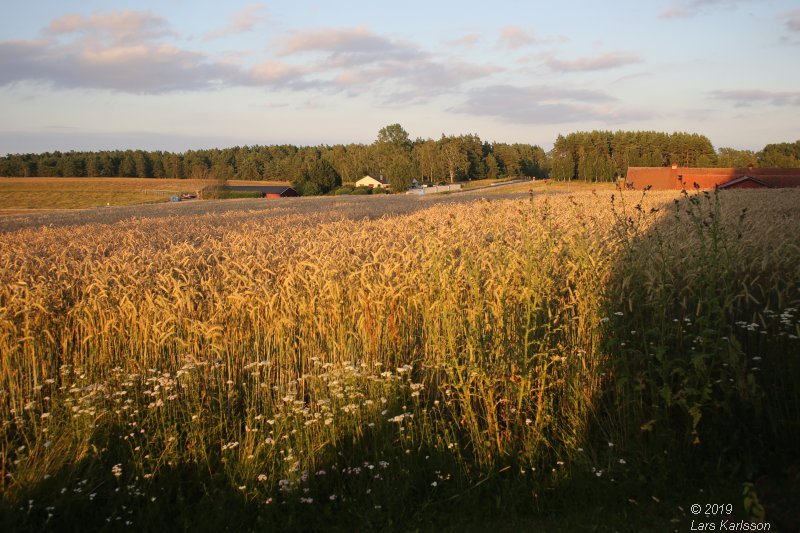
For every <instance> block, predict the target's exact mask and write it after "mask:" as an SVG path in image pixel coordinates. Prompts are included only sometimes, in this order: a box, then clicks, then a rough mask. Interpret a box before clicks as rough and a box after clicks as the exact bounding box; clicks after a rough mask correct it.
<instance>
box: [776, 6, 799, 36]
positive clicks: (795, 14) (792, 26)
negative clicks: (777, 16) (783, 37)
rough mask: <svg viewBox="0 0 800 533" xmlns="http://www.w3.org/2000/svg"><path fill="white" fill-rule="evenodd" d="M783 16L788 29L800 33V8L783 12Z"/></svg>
mask: <svg viewBox="0 0 800 533" xmlns="http://www.w3.org/2000/svg"><path fill="white" fill-rule="evenodd" d="M781 18H783V19H784V23H785V24H786V29H787V30H789V31H791V32H795V33H800V9H795V10H793V11H788V12H786V13H782V14H781Z"/></svg>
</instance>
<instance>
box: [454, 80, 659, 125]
mask: <svg viewBox="0 0 800 533" xmlns="http://www.w3.org/2000/svg"><path fill="white" fill-rule="evenodd" d="M615 102H616V101H615V99H614V98H613V97H611V96H610V95H608V94H606V93H604V92H601V91H594V90H587V89H564V88H561V87H553V86H548V85H534V86H527V87H517V86H513V85H493V86H490V87H484V88H480V89H474V90H472V91H470V92H469V93H468V96H467V99H466V100H465V101H464V102H463V103H461V104H459V105H457V106H455V107H453V108H452V109H451V111H454V112H457V113H464V114H469V115H478V116H491V117H495V118H498V119H500V120H503V121H506V122H513V123H520V124H562V123H569V122H581V121H600V122H604V123H620V122H627V121H632V120H641V119H644V118H651V117H652V114H650V115H646V114H645V113H642V112H638V111H634V110H625V109H620V108H618V107H617V106H616V105H615Z"/></svg>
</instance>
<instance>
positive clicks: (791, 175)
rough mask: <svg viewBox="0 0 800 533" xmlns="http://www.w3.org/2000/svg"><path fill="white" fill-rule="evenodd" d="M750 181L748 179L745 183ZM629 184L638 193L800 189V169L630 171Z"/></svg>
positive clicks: (659, 169)
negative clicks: (698, 188) (655, 191)
mask: <svg viewBox="0 0 800 533" xmlns="http://www.w3.org/2000/svg"><path fill="white" fill-rule="evenodd" d="M745 178H746V179H745ZM625 184H626V185H627V186H628V187H632V188H634V189H644V188H645V187H647V186H650V187H651V188H652V189H660V190H669V189H673V190H681V189H683V188H686V189H693V188H695V186H697V187H700V188H701V189H713V188H715V187H719V188H723V189H753V188H762V187H774V188H783V187H800V168H689V167H685V168H684V167H678V166H673V167H672V168H669V167H629V168H628V176H627V178H626V179H625Z"/></svg>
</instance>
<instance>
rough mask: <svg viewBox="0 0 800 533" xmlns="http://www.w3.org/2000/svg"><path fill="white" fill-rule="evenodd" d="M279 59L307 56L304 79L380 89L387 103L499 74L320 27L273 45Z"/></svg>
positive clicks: (356, 32) (356, 90)
mask: <svg viewBox="0 0 800 533" xmlns="http://www.w3.org/2000/svg"><path fill="white" fill-rule="evenodd" d="M276 45H277V46H278V48H279V54H280V55H281V56H282V57H284V58H286V59H290V58H293V57H294V56H300V57H303V56H306V55H309V54H310V57H311V58H312V59H311V60H306V61H304V64H305V65H307V66H308V69H307V71H306V73H305V75H306V77H307V78H309V79H316V80H317V81H318V82H321V83H324V82H325V81H327V82H329V83H330V84H331V85H332V86H333V87H335V88H338V89H342V90H346V91H347V92H349V93H350V94H360V93H362V92H364V91H367V90H370V91H374V90H376V89H380V88H381V86H383V85H388V84H391V85H392V86H391V87H387V88H386V91H387V92H386V95H390V98H393V99H396V98H401V96H400V95H403V96H402V98H403V99H408V97H409V95H412V94H415V95H416V96H415V97H414V98H413V99H414V100H420V99H425V98H427V97H430V96H435V95H437V94H440V93H441V92H442V91H445V90H454V89H457V88H458V87H459V86H460V85H462V84H463V83H466V82H467V81H471V80H474V79H478V78H482V77H485V76H488V75H490V74H492V73H493V72H496V71H497V70H498V69H497V68H496V67H493V66H490V65H474V64H471V63H467V62H463V61H447V60H444V59H442V58H438V57H437V56H435V55H434V54H432V53H430V52H427V51H425V50H422V49H421V48H419V47H418V46H417V45H415V44H413V43H408V42H405V41H402V40H397V39H392V38H389V37H385V36H383V35H378V34H376V33H374V32H372V31H370V30H369V29H367V28H364V27H357V28H323V29H315V30H307V31H303V32H296V33H294V34H292V35H289V36H287V37H284V38H282V39H279V40H278V41H276Z"/></svg>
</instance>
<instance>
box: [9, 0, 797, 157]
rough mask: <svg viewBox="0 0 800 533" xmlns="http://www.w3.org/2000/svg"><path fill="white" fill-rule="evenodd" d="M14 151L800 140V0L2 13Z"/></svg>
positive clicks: (85, 8)
mask: <svg viewBox="0 0 800 533" xmlns="http://www.w3.org/2000/svg"><path fill="white" fill-rule="evenodd" d="M2 5H3V17H2V18H0V155H4V154H7V153H27V152H35V153H38V152H46V151H55V150H60V151H68V150H110V149H145V150H168V151H179V152H181V151H185V150H189V149H199V148H215V147H216V148H223V147H228V146H242V145H265V144H296V145H318V144H339V143H343V144H347V143H353V142H355V143H371V142H373V141H374V140H375V138H376V136H377V132H378V130H379V129H380V128H382V127H384V126H386V125H388V124H394V123H399V124H401V125H402V126H403V127H404V128H405V129H406V130H407V131H408V132H409V134H410V136H411V138H412V139H414V138H439V137H440V136H441V135H442V134H446V135H452V134H465V133H474V134H477V135H479V136H480V137H481V139H483V140H485V141H498V142H521V143H530V144H538V145H540V146H542V147H543V148H545V149H550V148H551V147H552V144H553V142H554V140H555V139H556V136H557V135H559V134H564V135H566V134H568V133H571V132H575V131H587V130H594V129H602V130H655V131H665V132H674V131H685V132H691V133H700V134H704V135H706V136H708V137H709V139H711V141H712V143H713V144H714V146H715V147H717V148H720V147H733V148H739V149H751V150H759V149H761V148H763V147H764V145H766V144H768V143H774V142H787V141H792V142H793V141H795V140H797V139H798V138H800V2H798V1H785V0H621V1H606V2H598V1H596V0H591V1H583V0H560V1H555V2H554V1H547V2H543V1H538V0H535V1H534V0H527V1H517V0H494V1H493V2H486V1H481V2H476V1H472V0H461V1H450V0H441V1H434V0H426V1H418V0H404V1H402V2H398V1H394V2H384V1H379V0H370V1H361V0H356V1H348V0H340V1H339V2H321V1H309V0H292V1H285V0H275V1H264V2H260V3H254V2H250V1H243V2H240V1H238V0H227V1H226V2H216V1H214V2H212V1H201V0H158V1H155V0H136V1H135V2H133V1H105V2H100V1H93V0H80V1H72V0H29V1H26V2H21V1H12V0H2Z"/></svg>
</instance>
